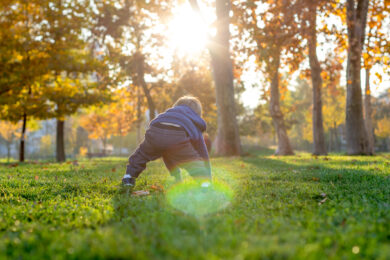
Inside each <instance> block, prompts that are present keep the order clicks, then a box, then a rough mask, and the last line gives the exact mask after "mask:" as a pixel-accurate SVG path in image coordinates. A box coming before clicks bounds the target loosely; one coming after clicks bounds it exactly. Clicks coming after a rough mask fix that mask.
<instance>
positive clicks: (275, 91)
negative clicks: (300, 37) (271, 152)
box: [269, 50, 294, 155]
mask: <svg viewBox="0 0 390 260" xmlns="http://www.w3.org/2000/svg"><path fill="white" fill-rule="evenodd" d="M278 51H279V50H278ZM273 58H274V59H275V64H274V66H273V75H272V81H271V99H270V108H269V110H270V114H271V117H272V121H273V123H274V127H275V132H276V135H277V137H278V148H277V149H276V152H275V154H276V155H293V154H294V151H293V150H292V148H291V145H290V140H289V139H288V135H287V131H286V126H285V124H284V118H283V114H282V111H281V110H280V103H279V63H280V53H279V52H277V55H275V56H274V57H273Z"/></svg>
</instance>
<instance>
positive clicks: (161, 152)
mask: <svg viewBox="0 0 390 260" xmlns="http://www.w3.org/2000/svg"><path fill="white" fill-rule="evenodd" d="M201 116H202V105H201V103H200V101H199V100H198V99H197V98H195V97H188V96H185V97H181V98H179V99H178V100H177V101H176V103H175V104H174V106H173V107H172V108H170V109H168V110H167V111H165V112H164V113H162V114H160V115H158V116H157V118H156V119H154V120H153V121H152V122H150V125H149V128H148V129H147V131H146V133H145V139H144V141H143V142H142V143H141V144H140V145H139V147H138V148H137V150H136V151H135V152H134V153H133V154H132V155H131V156H130V157H129V164H128V165H127V168H126V174H125V176H124V177H123V179H122V184H123V185H125V186H130V187H132V186H134V185H135V180H136V178H137V177H138V176H139V175H140V174H141V172H142V171H143V170H144V169H145V168H146V163H148V162H149V161H153V160H156V159H158V158H160V157H162V158H163V160H164V163H165V166H166V167H167V168H168V170H169V172H170V173H171V175H172V176H174V177H175V178H176V180H177V181H179V180H181V175H180V168H184V169H186V170H187V171H188V173H189V174H190V175H191V176H192V177H194V178H197V179H207V180H209V181H211V168H210V161H209V155H208V152H207V147H206V144H205V141H204V138H203V135H202V133H203V132H204V131H206V122H205V121H204V120H203V119H202V118H201Z"/></svg>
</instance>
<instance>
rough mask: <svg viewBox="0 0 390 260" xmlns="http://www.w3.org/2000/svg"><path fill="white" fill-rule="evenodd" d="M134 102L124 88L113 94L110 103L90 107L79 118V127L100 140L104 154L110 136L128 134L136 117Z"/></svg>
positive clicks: (132, 97) (130, 94)
mask: <svg viewBox="0 0 390 260" xmlns="http://www.w3.org/2000/svg"><path fill="white" fill-rule="evenodd" d="M134 100H136V99H135V98H134V96H133V95H132V93H131V92H129V91H128V90H127V89H126V88H122V89H118V90H116V92H115V95H114V100H113V102H112V103H110V104H107V105H105V106H100V107H92V108H91V109H90V110H89V111H88V112H89V113H87V114H86V115H84V116H82V117H81V118H80V125H81V126H82V127H83V128H84V129H85V130H87V131H88V133H89V137H90V138H92V139H100V140H101V141H102V143H103V152H106V147H107V141H108V139H109V138H110V137H111V136H124V135H126V134H128V133H129V132H130V130H131V128H132V125H133V123H134V122H136V121H137V117H136V111H135V110H136V109H135V107H136V104H135V102H134Z"/></svg>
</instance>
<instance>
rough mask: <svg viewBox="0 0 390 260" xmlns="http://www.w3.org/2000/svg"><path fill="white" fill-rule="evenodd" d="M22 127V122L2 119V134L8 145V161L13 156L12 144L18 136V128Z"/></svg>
mask: <svg viewBox="0 0 390 260" xmlns="http://www.w3.org/2000/svg"><path fill="white" fill-rule="evenodd" d="M19 129H20V123H16V124H15V123H13V122H9V121H0V136H1V137H2V138H3V139H4V140H5V143H6V147H7V161H8V162H9V159H10V157H11V145H12V143H13V142H14V140H15V138H17V137H18V134H19V133H18V132H17V130H19Z"/></svg>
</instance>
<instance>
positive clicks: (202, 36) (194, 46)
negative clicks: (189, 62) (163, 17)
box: [167, 6, 208, 55]
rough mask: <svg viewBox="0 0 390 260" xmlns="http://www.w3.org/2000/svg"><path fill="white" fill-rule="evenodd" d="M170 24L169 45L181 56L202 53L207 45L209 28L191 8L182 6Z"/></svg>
mask: <svg viewBox="0 0 390 260" xmlns="http://www.w3.org/2000/svg"><path fill="white" fill-rule="evenodd" d="M175 13H176V15H175V16H174V17H173V18H172V20H171V21H170V22H169V23H168V32H167V33H168V39H169V45H170V46H172V47H173V48H174V49H175V50H177V51H178V52H179V54H181V55H191V54H196V53H200V52H201V51H202V50H204V48H205V47H206V44H207V38H208V36H207V31H208V27H207V25H206V23H205V22H204V21H203V20H202V18H201V17H200V16H199V15H197V14H196V13H195V12H194V11H192V10H191V7H189V6H182V7H180V8H178V9H177V11H176V12H175Z"/></svg>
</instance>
